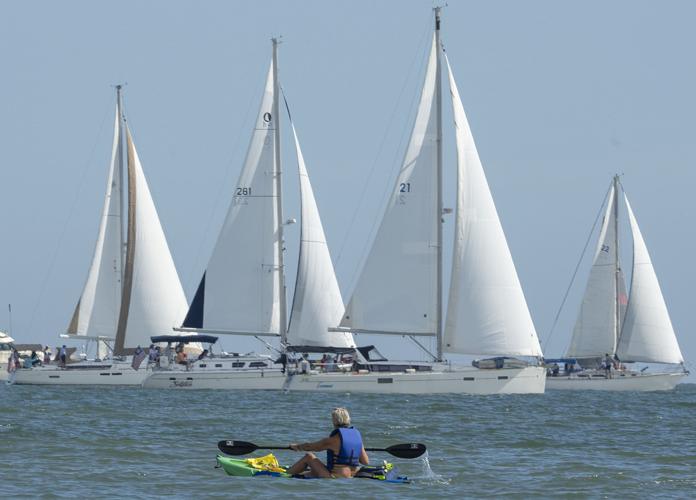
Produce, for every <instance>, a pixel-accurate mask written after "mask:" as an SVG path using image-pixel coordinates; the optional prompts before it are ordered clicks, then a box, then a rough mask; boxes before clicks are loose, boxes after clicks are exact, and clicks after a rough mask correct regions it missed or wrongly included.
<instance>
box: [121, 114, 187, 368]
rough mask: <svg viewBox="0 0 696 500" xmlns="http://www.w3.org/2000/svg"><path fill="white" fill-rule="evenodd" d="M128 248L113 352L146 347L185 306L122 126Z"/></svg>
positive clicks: (176, 321) (179, 317) (178, 320)
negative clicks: (126, 180) (126, 185)
mask: <svg viewBox="0 0 696 500" xmlns="http://www.w3.org/2000/svg"><path fill="white" fill-rule="evenodd" d="M126 140H127V148H128V178H129V186H128V187H129V190H128V195H129V196H128V207H129V224H128V242H127V243H128V249H127V251H126V264H125V273H124V274H125V277H124V287H123V298H122V301H121V309H122V310H121V316H120V318H119V328H118V333H117V336H116V343H115V346H114V351H115V352H116V353H117V354H118V353H119V352H121V351H122V350H123V349H129V348H134V347H136V346H138V345H141V346H146V345H149V344H150V337H151V336H152V335H158V334H167V333H170V332H171V329H172V327H173V326H174V325H178V324H180V323H181V321H182V319H183V317H184V314H186V310H187V309H188V304H187V302H186V296H185V295H184V290H183V288H182V287H181V282H180V281H179V275H178V274H177V272H176V267H175V266H174V260H173V259H172V255H171V253H170V251H169V246H168V245H167V240H166V238H165V236H164V231H163V230H162V226H161V224H160V220H159V217H158V215H157V210H156V209H155V204H154V202H153V200H152V196H151V194H150V189H149V187H148V185H147V181H146V180H145V174H144V173H143V169H142V166H141V164H140V159H139V158H138V153H137V151H136V150H135V145H134V144H133V140H132V138H131V134H130V130H128V127H127V126H126Z"/></svg>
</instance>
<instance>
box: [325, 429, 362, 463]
mask: <svg viewBox="0 0 696 500" xmlns="http://www.w3.org/2000/svg"><path fill="white" fill-rule="evenodd" d="M336 434H338V435H339V436H340V438H341V448H340V450H339V452H338V455H336V454H335V453H334V452H333V450H326V468H327V469H329V470H333V468H334V465H350V466H351V467H356V466H358V465H360V453H361V452H362V447H363V441H362V436H361V435H360V431H358V429H356V428H355V427H339V428H338V429H334V431H333V432H332V433H331V436H335V435H336Z"/></svg>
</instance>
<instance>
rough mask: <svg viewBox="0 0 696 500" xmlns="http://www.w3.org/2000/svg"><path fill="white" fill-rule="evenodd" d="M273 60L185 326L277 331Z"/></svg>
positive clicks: (278, 252)
mask: <svg viewBox="0 0 696 500" xmlns="http://www.w3.org/2000/svg"><path fill="white" fill-rule="evenodd" d="M274 99H275V96H274V65H273V64H271V67H270V69H269V71H268V76H267V78H266V85H265V90H264V94H263V98H262V101H261V108H260V110H259V113H258V117H257V119H256V123H255V127H254V131H253V134H252V136H251V141H250V144H249V149H248V150H247V156H246V160H245V162H244V167H243V168H242V171H241V174H240V176H239V180H238V182H237V186H236V187H235V189H234V197H233V199H232V204H231V205H230V208H229V210H228V212H227V217H226V219H225V222H224V225H223V227H222V230H221V231H220V235H219V237H218V240H217V242H216V244H215V248H214V250H213V254H212V256H211V258H210V261H209V263H208V267H207V269H206V272H205V274H204V275H203V279H202V280H201V283H200V285H199V287H198V291H197V292H196V296H195V298H194V301H193V303H192V304H191V309H190V310H189V313H188V314H187V316H186V319H185V321H184V324H183V327H184V328H185V329H189V328H190V329H202V330H208V331H225V332H230V333H233V332H236V333H250V334H256V333H258V334H269V333H270V334H273V333H275V334H277V333H278V332H279V324H280V302H279V297H280V294H279V288H280V273H281V272H282V270H281V269H280V263H279V254H280V249H279V248H278V247H279V243H278V238H277V232H278V230H279V222H280V221H279V220H278V211H277V205H278V192H277V187H276V180H275V175H276V173H277V165H276V161H275V147H276V144H275V140H274V130H275V127H276V122H277V119H278V117H276V116H273V115H274V109H273V108H274Z"/></svg>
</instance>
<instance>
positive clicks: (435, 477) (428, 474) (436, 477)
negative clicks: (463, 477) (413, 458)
mask: <svg viewBox="0 0 696 500" xmlns="http://www.w3.org/2000/svg"><path fill="white" fill-rule="evenodd" d="M420 459H421V475H419V476H414V477H412V478H411V479H413V480H417V481H418V482H419V483H420V482H423V483H431V484H449V483H450V482H451V479H447V478H446V477H444V476H443V475H441V474H436V473H435V472H434V471H433V469H432V468H431V467H430V457H429V456H428V451H427V450H426V452H425V454H424V455H423V456H421V457H420Z"/></svg>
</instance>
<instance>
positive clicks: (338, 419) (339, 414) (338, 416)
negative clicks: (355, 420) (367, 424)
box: [331, 408, 350, 427]
mask: <svg viewBox="0 0 696 500" xmlns="http://www.w3.org/2000/svg"><path fill="white" fill-rule="evenodd" d="M331 420H333V424H334V427H350V414H349V413H348V410H346V409H345V408H334V409H333V410H332V411H331Z"/></svg>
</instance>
